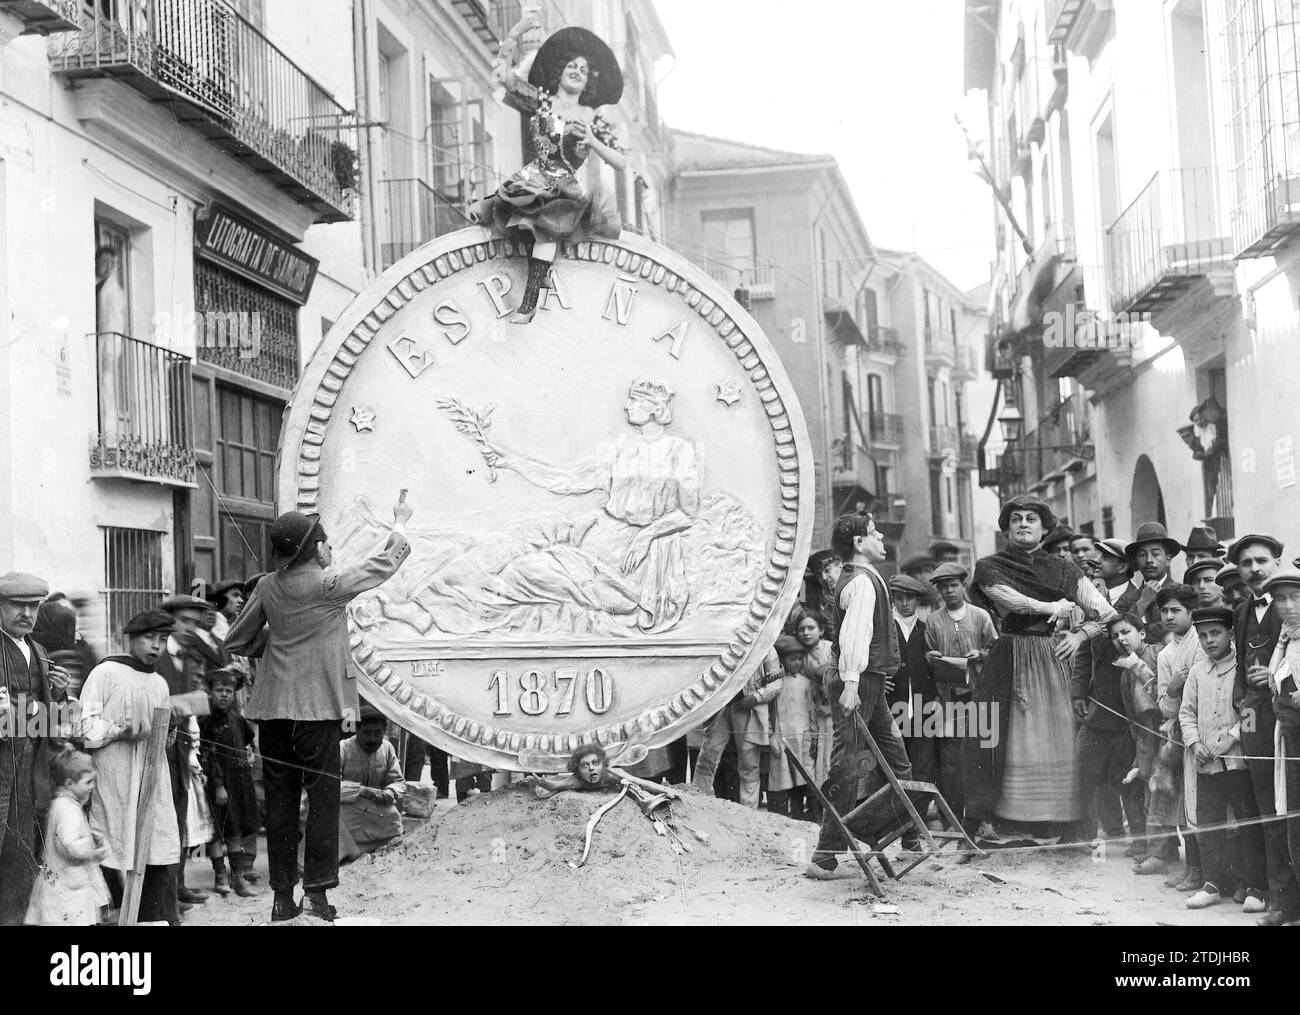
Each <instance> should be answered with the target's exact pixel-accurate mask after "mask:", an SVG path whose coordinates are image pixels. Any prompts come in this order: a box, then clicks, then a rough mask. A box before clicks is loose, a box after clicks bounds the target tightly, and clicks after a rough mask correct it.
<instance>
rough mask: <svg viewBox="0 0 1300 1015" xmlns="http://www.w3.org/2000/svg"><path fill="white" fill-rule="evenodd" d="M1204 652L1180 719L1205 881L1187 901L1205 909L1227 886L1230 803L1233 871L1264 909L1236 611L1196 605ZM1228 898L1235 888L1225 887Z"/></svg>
mask: <svg viewBox="0 0 1300 1015" xmlns="http://www.w3.org/2000/svg"><path fill="white" fill-rule="evenodd" d="M1192 623H1193V624H1194V625H1195V626H1196V637H1197V638H1198V640H1199V641H1200V646H1201V652H1200V654H1199V655H1198V657H1197V658H1196V661H1195V662H1193V663H1192V665H1191V668H1190V669H1189V670H1188V671H1187V682H1186V683H1185V684H1184V685H1183V693H1182V701H1181V703H1180V704H1179V708H1178V722H1179V725H1180V727H1181V730H1182V738H1183V743H1184V744H1185V745H1186V749H1187V753H1188V754H1189V755H1191V758H1192V762H1191V766H1192V769H1193V772H1194V774H1193V775H1192V776H1191V777H1192V778H1195V780H1196V794H1195V806H1196V813H1195V819H1196V839H1197V842H1198V843H1199V844H1200V853H1201V877H1202V878H1203V879H1204V883H1203V884H1202V885H1201V887H1200V889H1199V890H1198V891H1197V892H1195V893H1194V894H1192V895H1191V896H1190V897H1189V898H1188V900H1187V903H1186V905H1187V908H1188V909H1204V908H1205V907H1207V906H1214V905H1217V904H1218V903H1220V902H1221V901H1223V894H1224V892H1225V890H1226V889H1227V887H1228V883H1229V882H1228V877H1229V875H1228V848H1227V822H1228V807H1229V805H1231V807H1232V812H1233V814H1234V815H1235V816H1236V817H1237V820H1238V822H1239V824H1238V826H1237V852H1236V856H1234V857H1233V858H1232V876H1233V877H1234V878H1235V879H1236V881H1237V884H1238V887H1241V888H1245V890H1246V898H1245V901H1244V903H1243V905H1242V911H1243V912H1246V913H1263V912H1265V911H1266V909H1267V905H1266V904H1265V902H1264V889H1265V886H1266V882H1267V880H1268V879H1267V876H1266V875H1265V872H1264V837H1263V832H1262V829H1261V825H1260V822H1259V818H1260V815H1261V811H1260V809H1259V807H1258V804H1257V801H1256V798H1255V794H1254V792H1253V790H1252V787H1251V782H1250V777H1249V776H1248V775H1247V774H1246V762H1245V761H1244V760H1243V758H1242V755H1243V753H1244V751H1243V749H1242V742H1241V738H1242V735H1243V732H1244V725H1245V724H1244V722H1243V720H1244V719H1245V716H1244V715H1243V714H1242V713H1241V711H1240V709H1239V708H1238V706H1237V704H1236V703H1235V702H1234V700H1233V693H1232V692H1233V685H1234V684H1235V683H1236V669H1237V665H1236V663H1237V660H1236V650H1235V649H1234V647H1233V644H1232V627H1233V615H1232V611H1231V610H1229V609H1228V608H1227V607H1226V606H1210V607H1205V608H1202V609H1198V610H1194V611H1193V612H1192ZM1228 895H1229V897H1231V893H1228Z"/></svg>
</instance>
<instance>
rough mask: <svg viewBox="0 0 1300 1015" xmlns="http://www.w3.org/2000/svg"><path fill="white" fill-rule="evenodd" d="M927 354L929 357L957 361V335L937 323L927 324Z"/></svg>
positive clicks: (949, 361) (950, 361)
mask: <svg viewBox="0 0 1300 1015" xmlns="http://www.w3.org/2000/svg"><path fill="white" fill-rule="evenodd" d="M925 355H926V357H927V358H929V359H937V360H943V361H945V362H948V363H956V362H957V336H956V335H954V334H953V333H952V332H951V331H948V330H947V329H946V328H942V327H939V326H938V325H935V324H927V325H926V326H925Z"/></svg>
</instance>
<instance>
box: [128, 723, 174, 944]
mask: <svg viewBox="0 0 1300 1015" xmlns="http://www.w3.org/2000/svg"><path fill="white" fill-rule="evenodd" d="M171 720H172V710H171V709H170V708H155V709H154V710H153V716H152V720H151V721H152V723H153V728H152V729H151V730H149V746H148V749H147V753H146V754H145V756H144V773H143V777H142V778H141V780H140V798H139V800H138V801H137V802H136V805H135V857H134V858H133V860H132V868H131V870H129V871H124V872H123V874H124V876H123V878H122V882H123V887H122V908H121V910H120V911H119V912H118V914H117V925H118V926H119V927H134V926H135V923H136V917H137V916H138V915H139V913H140V893H141V891H142V890H143V888H144V871H145V867H146V866H147V865H148V863H149V847H150V845H151V844H152V843H153V803H154V790H155V789H156V788H157V786H158V773H159V771H164V772H165V771H166V769H167V761H166V754H167V727H168V725H169V724H170V723H171Z"/></svg>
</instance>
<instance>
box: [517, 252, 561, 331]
mask: <svg viewBox="0 0 1300 1015" xmlns="http://www.w3.org/2000/svg"><path fill="white" fill-rule="evenodd" d="M550 273H551V262H550V261H541V260H538V259H537V258H536V257H530V258H529V259H528V284H527V285H526V286H525V287H524V298H523V302H521V303H520V304H519V309H518V310H516V311H515V313H514V316H513V317H511V318H510V323H511V324H528V323H529V322H530V321H532V319H533V316H534V315H535V314H536V313H537V300H538V297H539V296H540V295H541V291H542V285H543V284H544V283H545V282H546V279H547V276H549V275H550Z"/></svg>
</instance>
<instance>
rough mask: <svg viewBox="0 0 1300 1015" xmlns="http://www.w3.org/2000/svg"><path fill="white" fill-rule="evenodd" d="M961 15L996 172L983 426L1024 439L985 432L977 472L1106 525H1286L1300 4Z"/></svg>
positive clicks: (1077, 521) (1294, 377) (1222, 2)
mask: <svg viewBox="0 0 1300 1015" xmlns="http://www.w3.org/2000/svg"><path fill="white" fill-rule="evenodd" d="M965 17H966V87H967V89H968V90H972V89H981V90H983V91H984V92H985V93H986V94H987V98H988V110H989V117H988V123H987V125H986V128H987V130H986V133H987V135H988V139H989V140H988V142H987V144H986V146H985V147H984V149H983V154H984V156H985V159H986V164H987V166H988V169H989V171H990V175H991V177H992V180H991V182H992V184H993V186H994V187H996V188H997V189H998V191H999V192H1000V198H999V200H997V201H994V202H991V204H992V206H993V207H994V209H995V211H994V214H995V216H996V228H997V237H998V244H997V268H996V270H995V273H994V275H993V278H992V280H991V281H992V285H993V289H994V299H993V301H992V302H993V305H994V307H995V314H994V321H993V326H992V327H991V329H990V330H991V334H990V349H989V356H988V358H989V362H990V365H991V366H993V367H994V369H995V371H996V372H997V374H998V376H999V380H1000V384H1001V391H1000V398H999V406H998V408H997V409H995V410H994V415H995V416H997V417H1000V418H1001V419H1002V421H1003V423H1004V425H1003V426H1001V427H998V428H994V429H995V431H996V430H1002V431H1005V432H1004V433H1003V435H1002V436H1003V438H1011V439H1010V440H1001V441H999V440H998V439H994V440H991V441H990V442H989V443H988V444H986V446H985V449H984V450H985V455H986V461H987V462H988V464H989V465H990V468H989V469H988V470H986V472H985V473H984V476H985V481H987V482H990V483H993V484H994V485H995V486H996V487H997V488H998V489H999V490H1000V491H1002V492H1005V493H1009V492H1014V491H1016V490H1020V489H1028V490H1033V491H1035V492H1038V493H1040V494H1042V495H1044V496H1046V497H1047V498H1048V500H1049V501H1050V502H1052V503H1053V504H1054V506H1056V507H1057V508H1058V509H1059V510H1060V511H1061V513H1062V515H1063V516H1065V517H1068V518H1069V519H1070V521H1071V522H1072V523H1073V524H1074V525H1075V526H1076V527H1078V528H1082V529H1085V530H1089V531H1092V532H1094V533H1095V534H1097V535H1101V536H1109V535H1119V536H1126V535H1128V534H1130V533H1131V532H1132V531H1133V529H1134V528H1135V527H1136V526H1137V525H1139V524H1140V523H1142V522H1144V521H1161V522H1164V523H1165V524H1166V525H1167V526H1168V527H1169V528H1170V530H1171V531H1172V532H1174V533H1175V535H1177V536H1179V537H1182V536H1183V535H1185V533H1186V532H1187V531H1188V530H1189V529H1190V527H1191V526H1192V525H1194V524H1198V523H1200V522H1203V521H1207V522H1209V523H1210V524H1212V525H1213V526H1214V527H1215V529H1216V531H1217V533H1218V535H1219V536H1220V538H1222V539H1230V538H1232V536H1233V535H1234V533H1236V532H1239V531H1256V532H1258V531H1266V532H1267V531H1273V532H1277V533H1279V534H1280V535H1281V536H1283V537H1284V538H1293V537H1289V536H1288V534H1289V533H1290V532H1291V531H1292V530H1293V528H1294V521H1293V519H1294V518H1295V516H1296V506H1297V499H1296V498H1297V491H1296V469H1295V440H1296V427H1295V424H1294V418H1295V414H1294V413H1293V412H1291V411H1289V403H1290V401H1291V398H1292V395H1293V393H1294V392H1295V391H1296V390H1298V385H1300V363H1298V362H1297V359H1296V357H1295V356H1294V354H1293V350H1294V348H1295V343H1296V339H1297V333H1298V332H1300V312H1298V311H1297V306H1298V305H1300V304H1297V300H1296V298H1295V293H1296V292H1297V291H1300V288H1298V287H1300V274H1298V273H1297V272H1298V271H1300V269H1297V267H1296V264H1297V261H1296V259H1295V258H1294V257H1293V256H1292V253H1293V248H1294V246H1295V237H1296V235H1297V232H1298V231H1300V204H1298V203H1297V201H1296V200H1294V199H1293V197H1292V195H1293V194H1295V193H1297V191H1296V187H1295V183H1294V181H1295V180H1296V178H1297V172H1296V170H1293V169H1292V168H1291V167H1292V166H1296V165H1297V161H1298V159H1300V154H1298V153H1300V149H1298V148H1297V146H1296V141H1295V139H1296V138H1297V137H1300V129H1298V128H1300V122H1298V121H1300V112H1297V110H1300V73H1298V72H1300V18H1298V16H1297V14H1296V12H1295V9H1294V6H1293V5H1292V4H1290V3H1282V2H1274V0H1179V2H1176V3H1162V4H1119V3H1113V2H1108V0H1083V2H1080V0H1050V2H1046V3H1043V2H1028V0H1026V2H1004V3H998V4H982V3H973V2H972V3H968V4H967V7H966V15H965ZM1021 232H1022V233H1023V234H1024V237H1023V240H1022V237H1021V236H1020V235H1019V234H1020V233H1021ZM1026 250H1028V251H1029V253H1027V252H1026ZM1239 509H1240V510H1239ZM1238 514H1240V515H1241V517H1240V518H1239V517H1238Z"/></svg>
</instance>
